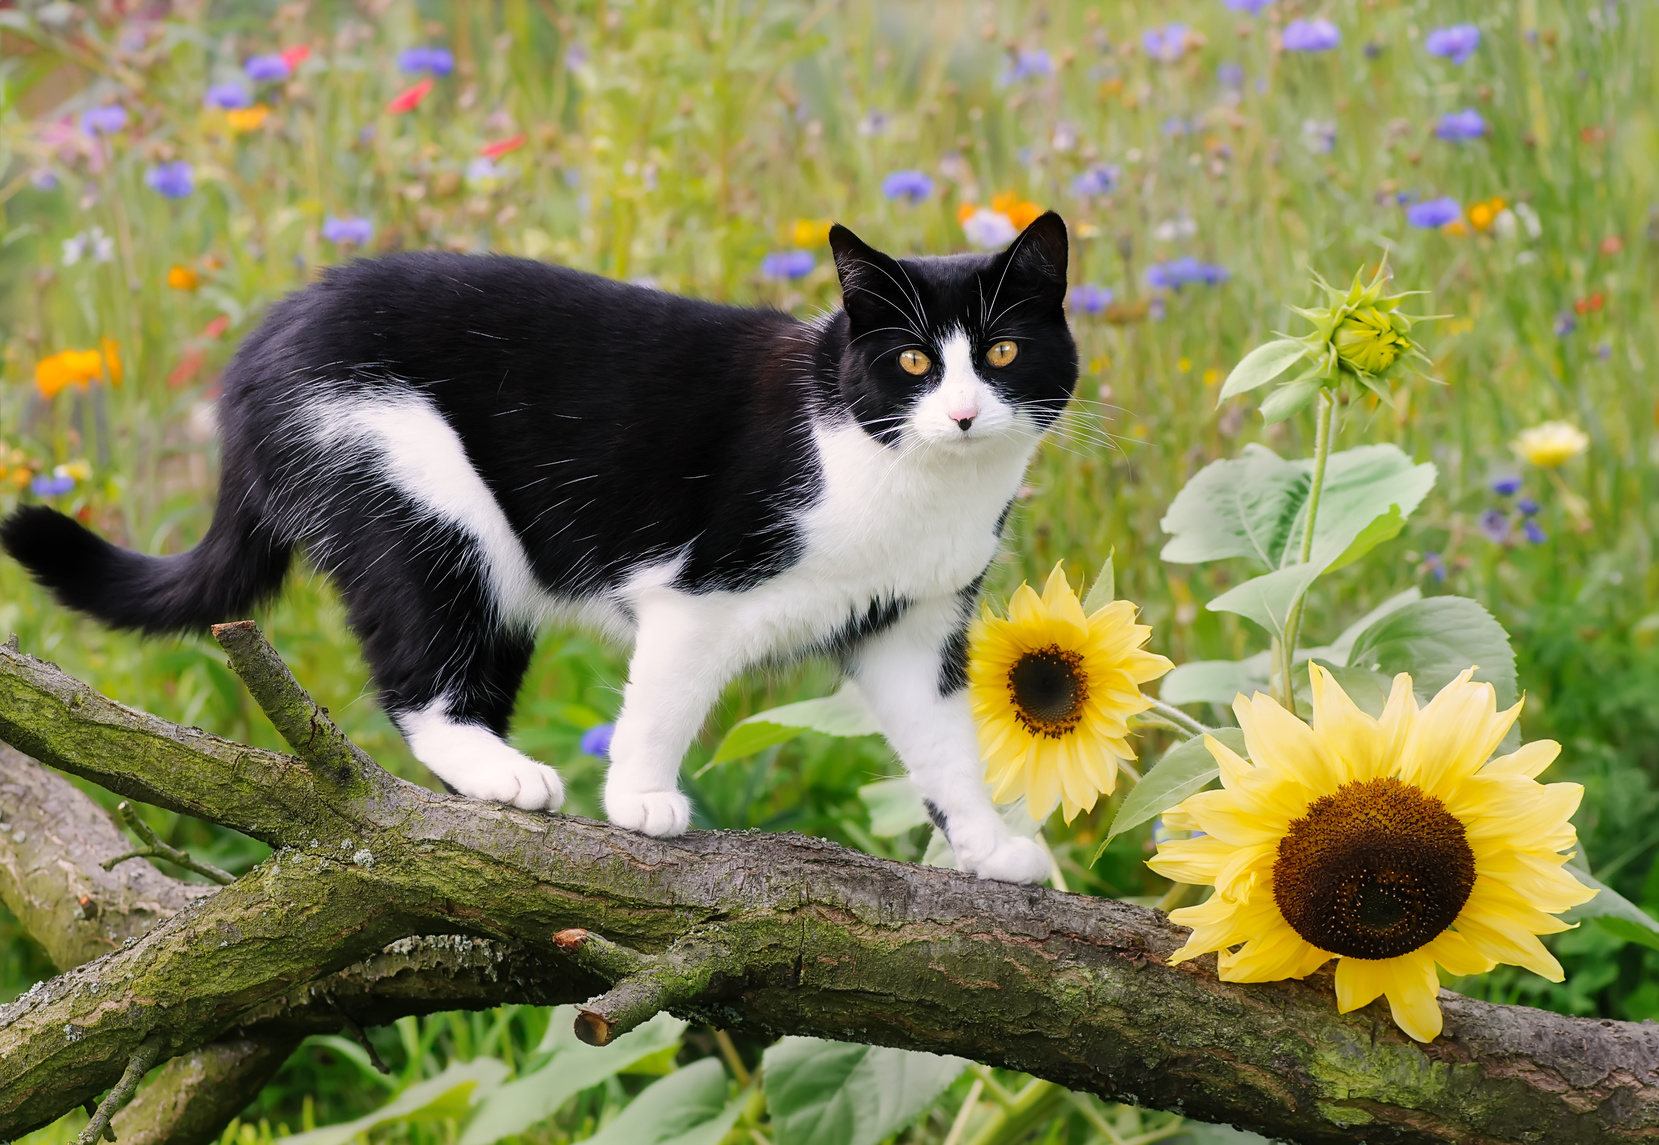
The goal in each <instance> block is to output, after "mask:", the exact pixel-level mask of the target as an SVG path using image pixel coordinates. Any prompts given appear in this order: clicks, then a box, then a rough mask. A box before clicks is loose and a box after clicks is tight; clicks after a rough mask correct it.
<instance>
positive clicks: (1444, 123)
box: [1434, 107, 1486, 143]
mask: <svg viewBox="0 0 1659 1145" xmlns="http://www.w3.org/2000/svg"><path fill="white" fill-rule="evenodd" d="M1434 133H1435V135H1437V136H1439V137H1440V138H1441V139H1448V140H1450V141H1451V142H1453V143H1463V142H1465V141H1467V140H1470V139H1479V138H1480V137H1481V136H1483V135H1485V134H1486V120H1484V119H1482V118H1481V114H1480V112H1478V111H1476V110H1475V109H1474V108H1472V107H1466V108H1464V109H1463V110H1462V111H1452V112H1448V113H1446V114H1445V115H1443V116H1441V117H1440V122H1439V123H1437V124H1435V126H1434Z"/></svg>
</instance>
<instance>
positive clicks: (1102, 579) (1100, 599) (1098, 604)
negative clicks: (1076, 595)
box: [1083, 545, 1118, 616]
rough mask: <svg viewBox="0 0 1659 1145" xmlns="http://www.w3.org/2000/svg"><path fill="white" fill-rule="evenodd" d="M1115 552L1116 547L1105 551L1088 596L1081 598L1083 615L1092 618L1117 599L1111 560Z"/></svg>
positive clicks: (1115, 554)
mask: <svg viewBox="0 0 1659 1145" xmlns="http://www.w3.org/2000/svg"><path fill="white" fill-rule="evenodd" d="M1117 551H1118V550H1117V546H1116V545H1113V546H1112V548H1111V549H1110V550H1108V551H1107V553H1106V559H1105V560H1103V561H1101V562H1100V575H1099V576H1097V577H1095V581H1094V585H1093V586H1092V587H1091V588H1090V589H1089V595H1088V596H1086V597H1084V598H1083V615H1085V616H1093V615H1094V614H1095V613H1096V612H1098V611H1099V610H1101V609H1102V608H1105V607H1106V606H1107V605H1108V604H1111V603H1112V602H1113V601H1114V600H1116V599H1117V584H1116V577H1115V576H1114V574H1113V572H1112V558H1113V557H1115V556H1117Z"/></svg>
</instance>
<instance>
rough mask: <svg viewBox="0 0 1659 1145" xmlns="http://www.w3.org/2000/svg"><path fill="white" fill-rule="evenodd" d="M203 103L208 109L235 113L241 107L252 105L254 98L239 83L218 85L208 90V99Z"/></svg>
mask: <svg viewBox="0 0 1659 1145" xmlns="http://www.w3.org/2000/svg"><path fill="white" fill-rule="evenodd" d="M202 102H203V103H205V104H206V105H207V106H208V107H218V108H223V109H224V110H225V111H234V110H236V109H237V108H239V107H248V106H250V105H252V103H253V96H251V95H249V94H248V89H247V88H245V87H243V86H242V85H241V84H239V83H216V84H214V85H213V86H212V87H210V88H208V89H207V97H206V98H205V99H203V100H202Z"/></svg>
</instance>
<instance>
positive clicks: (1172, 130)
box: [1163, 115, 1192, 139]
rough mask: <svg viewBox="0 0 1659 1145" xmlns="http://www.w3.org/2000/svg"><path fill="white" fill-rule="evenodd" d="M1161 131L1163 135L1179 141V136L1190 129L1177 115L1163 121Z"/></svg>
mask: <svg viewBox="0 0 1659 1145" xmlns="http://www.w3.org/2000/svg"><path fill="white" fill-rule="evenodd" d="M1163 129H1164V134H1165V135H1168V136H1171V137H1173V138H1176V139H1179V138H1180V137H1181V136H1183V135H1185V134H1187V132H1189V131H1191V130H1192V127H1191V126H1190V125H1189V124H1188V123H1187V121H1186V120H1184V119H1182V118H1181V117H1180V116H1179V115H1172V116H1170V117H1169V118H1168V119H1166V120H1164V123H1163Z"/></svg>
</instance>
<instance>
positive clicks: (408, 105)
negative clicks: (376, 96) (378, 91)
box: [386, 76, 432, 115]
mask: <svg viewBox="0 0 1659 1145" xmlns="http://www.w3.org/2000/svg"><path fill="white" fill-rule="evenodd" d="M431 90H432V77H431V76H427V77H426V78H425V79H423V80H421V82H420V83H418V84H415V85H414V86H413V87H406V88H404V89H403V90H402V91H400V92H398V93H397V95H395V96H393V97H392V102H391V103H388V104H387V105H386V110H387V111H389V112H391V113H392V114H393V115H402V114H403V113H404V112H406V111H414V110H415V109H416V108H417V107H419V106H420V105H421V100H423V99H425V98H426V96H427V93H428V92H430V91H431Z"/></svg>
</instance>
